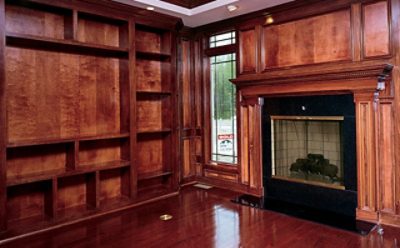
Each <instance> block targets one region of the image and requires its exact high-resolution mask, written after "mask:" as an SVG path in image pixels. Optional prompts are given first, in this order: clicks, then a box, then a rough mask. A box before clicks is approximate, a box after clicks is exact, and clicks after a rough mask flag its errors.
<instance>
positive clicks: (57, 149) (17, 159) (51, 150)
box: [6, 144, 67, 181]
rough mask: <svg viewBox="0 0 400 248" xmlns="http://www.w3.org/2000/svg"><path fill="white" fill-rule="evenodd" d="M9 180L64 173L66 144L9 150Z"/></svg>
mask: <svg viewBox="0 0 400 248" xmlns="http://www.w3.org/2000/svg"><path fill="white" fill-rule="evenodd" d="M6 157H7V167H6V168H7V170H6V171H7V172H6V173H7V180H10V181H12V180H13V179H22V178H24V177H29V176H35V175H40V174H46V173H47V174H48V173H51V172H62V171H65V169H66V164H67V155H66V146H65V144H54V145H45V146H32V147H18V148H11V149H8V150H7V156H6Z"/></svg>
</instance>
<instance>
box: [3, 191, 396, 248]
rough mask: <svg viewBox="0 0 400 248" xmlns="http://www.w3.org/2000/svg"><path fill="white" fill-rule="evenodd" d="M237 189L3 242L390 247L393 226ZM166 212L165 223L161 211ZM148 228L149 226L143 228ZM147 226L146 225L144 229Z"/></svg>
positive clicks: (188, 194)
mask: <svg viewBox="0 0 400 248" xmlns="http://www.w3.org/2000/svg"><path fill="white" fill-rule="evenodd" d="M237 195H238V193H233V192H231V191H224V190H219V189H212V190H207V191H205V190H199V189H194V188H192V187H187V188H184V189H183V190H182V191H181V194H180V195H179V196H175V197H172V198H169V199H165V200H162V201H158V202H155V203H151V204H146V205H145V206H140V207H137V208H134V209H130V210H126V211H124V212H120V213H118V214H113V215H109V216H104V217H101V218H97V219H94V220H90V221H86V222H83V223H80V224H77V225H72V226H68V227H63V228H60V229H58V230H53V231H49V232H45V233H42V234H38V235H35V236H30V237H26V238H23V239H19V240H15V241H8V242H6V243H3V244H2V245H0V246H1V247H2V248H7V247H14V248H15V247H26V246H27V245H28V244H29V247H32V248H36V247H60V246H67V247H136V246H137V247H149V246H150V247H159V246H166V247H240V246H242V247H348V248H350V247H351V248H356V247H361V248H372V247H373V248H375V247H396V245H398V243H397V242H398V240H399V238H400V236H399V233H400V232H399V230H398V229H395V228H390V227H387V226H385V227H384V231H385V233H384V235H382V236H380V235H379V234H378V233H377V232H376V230H375V231H372V232H371V233H370V234H369V235H366V236H362V235H359V234H356V233H352V232H348V231H344V230H340V229H336V228H332V227H329V226H325V225H321V224H318V223H314V222H310V221H305V220H301V219H298V218H293V217H290V216H287V215H284V214H280V213H276V212H272V211H266V210H261V209H255V208H250V207H247V206H241V205H238V204H235V203H232V202H231V201H230V200H231V199H233V198H234V197H235V196H237ZM165 213H167V214H171V215H172V216H173V219H172V220H170V221H167V222H164V221H161V220H159V216H160V215H161V214H165ZM145 227H149V228H145ZM150 227H151V228H150Z"/></svg>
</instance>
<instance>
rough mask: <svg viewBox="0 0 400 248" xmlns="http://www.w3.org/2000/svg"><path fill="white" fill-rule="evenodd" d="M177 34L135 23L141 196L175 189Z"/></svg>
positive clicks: (137, 138)
mask: <svg viewBox="0 0 400 248" xmlns="http://www.w3.org/2000/svg"><path fill="white" fill-rule="evenodd" d="M174 42H175V35H174V34H173V33H172V32H171V31H168V30H163V29H158V28H153V27H151V26H145V25H136V39H135V44H136V54H137V58H136V73H137V74H136V85H137V87H136V90H137V91H136V93H137V94H136V124H135V127H136V129H137V137H136V140H137V148H136V152H135V154H136V159H135V160H136V172H137V178H138V180H137V189H138V192H137V194H138V198H139V199H140V198H151V197H154V196H158V195H160V194H165V193H168V192H172V191H176V190H177V188H178V177H179V175H178V174H177V171H178V170H177V156H178V155H177V154H176V153H177V148H176V147H177V137H176V135H177V131H178V130H177V126H178V122H177V115H176V111H175V109H174V107H175V106H176V103H177V99H176V83H175V82H176V77H175V70H176V65H175V64H176V56H175V53H176V51H175V46H174V44H175V43H174Z"/></svg>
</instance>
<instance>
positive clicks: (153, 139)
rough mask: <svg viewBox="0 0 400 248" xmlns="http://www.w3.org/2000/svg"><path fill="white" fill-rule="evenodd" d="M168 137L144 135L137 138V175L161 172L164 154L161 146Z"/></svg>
mask: <svg viewBox="0 0 400 248" xmlns="http://www.w3.org/2000/svg"><path fill="white" fill-rule="evenodd" d="M167 141H168V135H164V134H156V133H155V134H146V135H139V136H138V141H137V142H138V144H137V151H136V154H137V158H136V161H137V173H138V174H139V176H140V175H141V174H147V173H154V172H161V171H163V169H164V167H163V164H164V162H166V161H164V158H165V157H164V153H165V150H164V149H163V148H164V147H163V144H164V143H167Z"/></svg>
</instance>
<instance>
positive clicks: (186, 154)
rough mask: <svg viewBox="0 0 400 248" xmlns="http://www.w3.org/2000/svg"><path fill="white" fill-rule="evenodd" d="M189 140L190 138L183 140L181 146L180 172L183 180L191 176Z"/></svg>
mask: <svg viewBox="0 0 400 248" xmlns="http://www.w3.org/2000/svg"><path fill="white" fill-rule="evenodd" d="M190 141H191V139H190V138H186V139H183V141H182V145H183V149H182V150H183V153H182V156H183V159H182V162H183V170H182V177H183V178H188V177H190V176H192V175H193V174H192V168H191V167H192V156H191V149H190V148H191V142H190Z"/></svg>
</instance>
